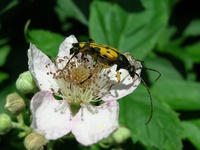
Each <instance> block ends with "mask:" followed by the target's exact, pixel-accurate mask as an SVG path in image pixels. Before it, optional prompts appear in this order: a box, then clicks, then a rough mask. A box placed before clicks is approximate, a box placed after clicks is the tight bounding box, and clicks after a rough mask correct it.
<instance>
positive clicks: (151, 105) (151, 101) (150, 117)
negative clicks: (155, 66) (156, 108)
mask: <svg viewBox="0 0 200 150" xmlns="http://www.w3.org/2000/svg"><path fill="white" fill-rule="evenodd" d="M141 82H142V84H143V85H144V86H145V88H146V89H147V92H148V94H149V98H150V107H151V113H150V116H149V119H148V120H147V122H146V123H145V124H146V125H147V124H148V123H149V122H150V121H151V119H152V116H153V100H152V96H151V92H150V90H149V87H148V86H147V84H146V83H145V82H144V80H143V79H142V78H141Z"/></svg>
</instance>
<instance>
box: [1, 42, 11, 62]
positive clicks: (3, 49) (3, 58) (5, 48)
mask: <svg viewBox="0 0 200 150" xmlns="http://www.w3.org/2000/svg"><path fill="white" fill-rule="evenodd" d="M2 41H4V39H1V40H0V43H2ZM2 44H3V43H2ZM10 50H11V47H10V46H9V45H2V46H0V54H1V55H0V66H3V65H4V63H5V61H6V58H7V56H8V54H9V52H10Z"/></svg>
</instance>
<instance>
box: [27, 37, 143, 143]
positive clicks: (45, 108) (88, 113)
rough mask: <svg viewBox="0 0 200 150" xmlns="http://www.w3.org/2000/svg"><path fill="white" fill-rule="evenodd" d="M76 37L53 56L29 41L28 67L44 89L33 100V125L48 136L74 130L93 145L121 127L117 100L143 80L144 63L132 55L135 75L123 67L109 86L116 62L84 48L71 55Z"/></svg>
mask: <svg viewBox="0 0 200 150" xmlns="http://www.w3.org/2000/svg"><path fill="white" fill-rule="evenodd" d="M72 43H77V40H76V38H75V37H74V36H73V35H72V36H69V37H68V38H66V39H65V41H64V42H63V43H62V44H61V45H60V48H59V52H58V56H57V57H56V58H55V60H54V62H52V61H51V60H50V59H49V57H47V56H46V55H45V54H44V53H42V52H41V51H40V50H39V49H37V48H36V46H34V45H33V44H31V45H30V49H29V50H28V59H29V60H28V64H29V70H30V72H31V74H32V75H33V77H34V79H35V81H36V83H37V86H38V87H39V89H40V92H38V93H37V94H35V95H34V97H33V98H32V100H31V111H32V115H33V118H32V124H31V127H32V128H33V129H34V130H35V131H36V132H37V133H40V134H43V135H44V136H45V138H46V139H49V140H55V139H58V138H60V137H63V136H64V135H66V134H68V133H69V132H71V133H72V134H73V135H74V136H75V137H76V139H77V141H78V142H80V143H81V144H83V145H91V144H93V143H96V142H98V141H99V140H102V139H103V138H106V137H108V136H109V135H110V134H111V133H113V132H114V131H115V130H116V129H117V128H118V114H119V106H118V102H117V101H116V100H117V99H119V98H121V97H123V96H125V95H127V94H129V93H131V92H132V91H133V90H134V89H135V88H136V87H137V86H138V85H139V83H140V77H139V75H140V72H141V63H140V62H139V61H135V60H132V59H131V58H128V57H127V58H128V59H129V61H130V63H132V64H133V65H135V66H136V73H137V75H135V77H134V78H132V77H130V75H129V73H128V71H127V70H125V69H120V72H121V74H120V76H121V81H120V83H119V84H117V85H115V86H113V87H112V89H111V90H109V87H110V86H111V85H112V84H113V83H115V82H117V79H116V65H113V66H111V67H110V68H107V69H102V64H101V63H98V62H94V61H93V60H92V58H91V56H88V55H82V54H78V55H77V57H74V58H72V59H71V60H70V61H69V59H70V58H71V56H70V54H69V52H70V51H69V50H70V48H71V47H72ZM137 68H138V69H137Z"/></svg>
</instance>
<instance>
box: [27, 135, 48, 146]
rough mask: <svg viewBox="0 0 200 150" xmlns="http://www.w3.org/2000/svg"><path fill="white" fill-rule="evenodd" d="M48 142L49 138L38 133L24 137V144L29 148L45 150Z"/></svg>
mask: <svg viewBox="0 0 200 150" xmlns="http://www.w3.org/2000/svg"><path fill="white" fill-rule="evenodd" d="M47 144H48V140H47V139H45V138H44V136H43V135H40V134H37V133H30V134H29V135H27V136H26V137H25V139H24V145H25V147H26V149H28V150H44V149H45V147H46V146H47Z"/></svg>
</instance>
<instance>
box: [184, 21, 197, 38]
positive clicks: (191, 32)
mask: <svg viewBox="0 0 200 150" xmlns="http://www.w3.org/2000/svg"><path fill="white" fill-rule="evenodd" d="M199 27H200V20H192V21H191V22H190V24H189V25H188V26H187V28H186V29H185V31H184V33H183V35H184V36H199V35H200V28H199Z"/></svg>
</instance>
